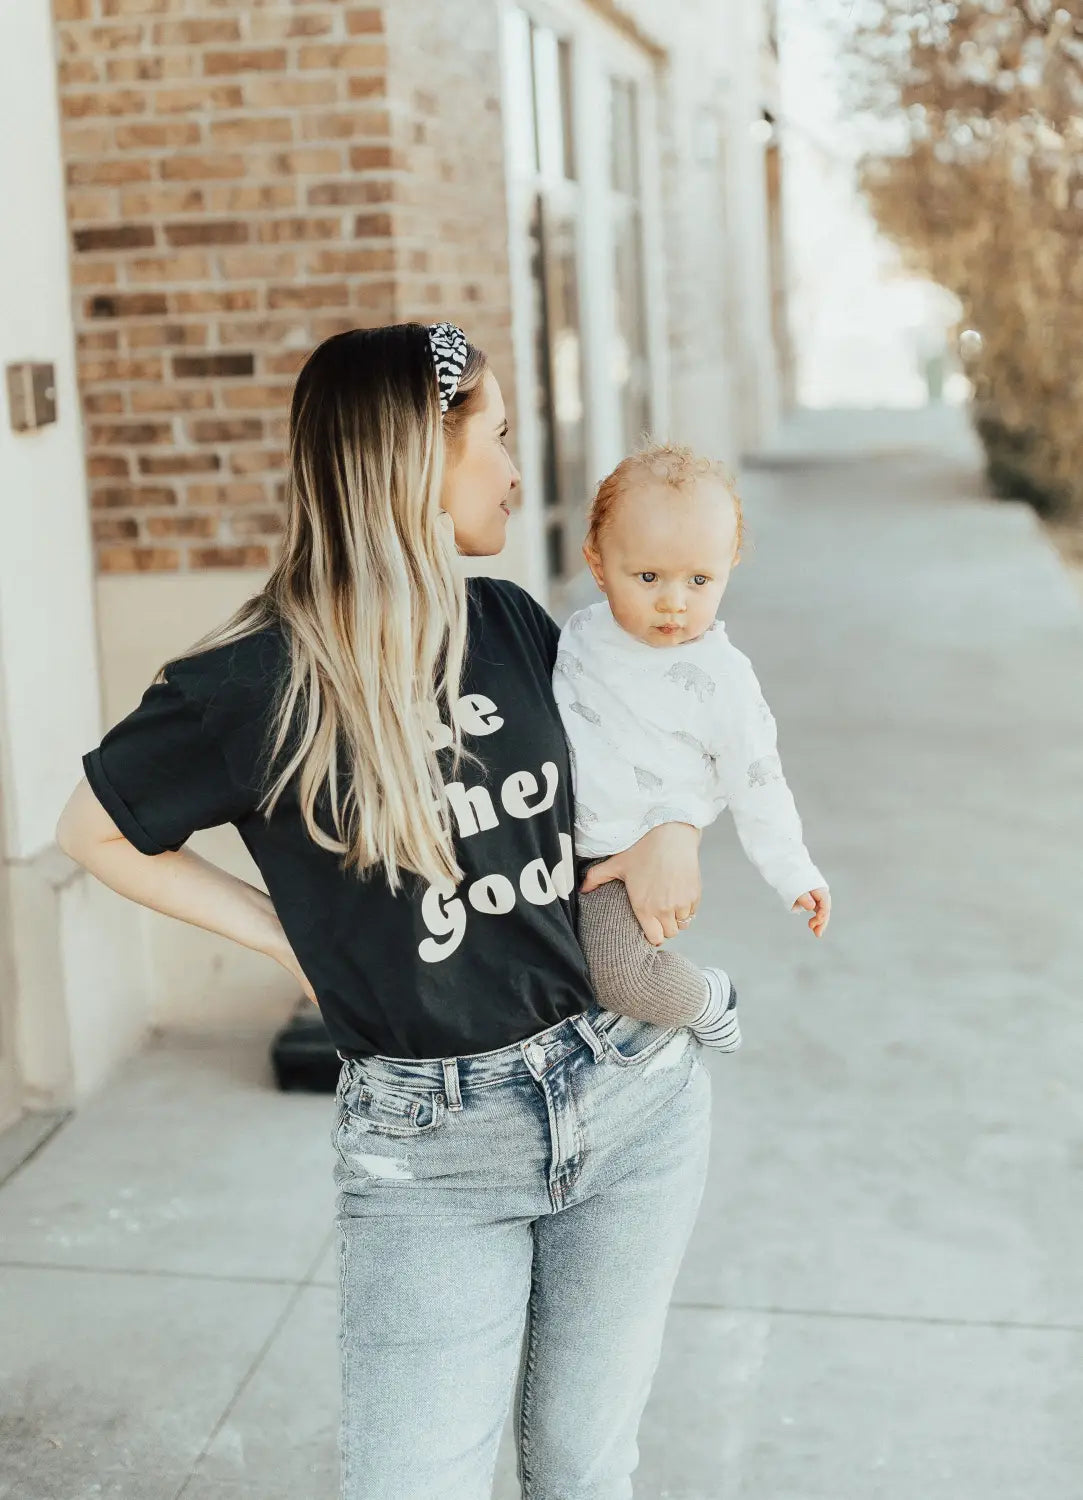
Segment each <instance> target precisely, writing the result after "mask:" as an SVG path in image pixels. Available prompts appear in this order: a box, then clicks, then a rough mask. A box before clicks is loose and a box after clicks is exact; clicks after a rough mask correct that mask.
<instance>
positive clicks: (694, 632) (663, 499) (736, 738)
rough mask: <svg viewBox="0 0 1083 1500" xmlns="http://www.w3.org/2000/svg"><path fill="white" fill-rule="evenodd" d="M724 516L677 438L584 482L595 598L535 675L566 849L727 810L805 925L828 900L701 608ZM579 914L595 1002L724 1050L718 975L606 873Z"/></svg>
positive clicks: (744, 685) (726, 527)
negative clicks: (567, 756) (690, 956)
mask: <svg viewBox="0 0 1083 1500" xmlns="http://www.w3.org/2000/svg"><path fill="white" fill-rule="evenodd" d="M742 529H743V526H742V513H741V502H740V500H739V499H738V497H737V495H736V493H735V492H734V490H733V488H732V485H731V483H730V481H729V480H728V478H727V476H726V475H725V473H724V472H723V471H722V470H721V468H719V467H718V466H717V465H715V464H713V463H711V462H710V461H709V460H707V459H705V458H700V457H697V455H696V454H695V453H693V452H692V451H691V450H690V449H687V448H681V447H675V446H672V445H654V446H651V447H648V448H646V449H644V450H643V451H642V452H640V453H635V454H632V455H631V457H629V458H626V459H624V460H623V462H621V463H620V464H618V465H617V467H616V469H615V470H614V471H613V473H612V474H610V475H609V477H608V478H606V479H604V480H603V481H602V483H601V484H600V485H599V487H598V491H597V493H596V495H595V497H594V503H593V505H592V507H591V512H590V520H589V531H588V534H587V540H586V543H585V544H584V547H583V554H584V556H585V557H586V560H587V563H588V564H589V566H590V570H591V572H592V573H593V575H594V579H595V582H596V583H597V585H598V587H599V588H600V589H601V590H602V592H603V593H604V594H605V596H606V597H605V599H603V600H601V601H599V602H598V603H597V604H592V605H591V606H590V607H589V608H588V609H581V610H579V611H578V612H577V613H576V614H574V615H572V617H571V618H570V619H569V621H568V623H567V624H566V625H565V627H564V629H563V630H562V632H561V636H560V644H559V648H558V652H557V658H556V666H555V669H554V673H553V691H554V694H555V696H556V700H557V704H558V706H559V709H560V713H561V717H562V719H563V722H564V727H565V731H566V734H567V738H568V744H569V749H570V752H571V765H572V774H573V780H574V787H575V806H576V828H575V844H576V853H577V854H578V855H580V856H583V857H585V858H586V859H588V860H589V862H591V863H594V862H597V861H598V860H601V859H605V858H608V857H609V856H610V855H612V854H616V853H618V852H619V851H620V850H622V849H627V848H628V847H629V846H630V845H632V844H634V843H635V842H636V841H637V839H640V838H642V836H643V835H644V834H645V833H646V832H647V831H648V830H649V829H651V828H653V827H655V825H656V824H658V823H671V822H681V823H691V824H693V825H694V826H695V827H697V828H703V827H705V826H706V825H707V824H708V823H711V822H713V821H714V819H715V818H716V817H717V816H718V814H719V813H720V812H721V811H722V810H723V809H724V808H725V807H727V806H728V807H729V809H730V811H731V812H732V814H733V819H734V823H735V825H736V828H737V833H738V837H739V838H740V840H741V843H742V845H743V847H744V850H745V853H746V854H747V855H748V856H749V858H750V859H751V860H752V861H753V863H754V864H755V865H756V866H757V868H758V869H759V871H760V873H761V874H762V875H763V877H764V879H765V880H766V881H767V882H768V884H769V885H772V886H773V887H774V888H775V890H776V891H777V892H778V894H779V896H780V897H781V898H782V900H783V901H784V902H785V903H786V908H787V910H790V909H794V910H796V909H798V908H804V909H805V910H807V911H810V912H812V916H811V917H810V918H809V924H808V925H809V927H810V928H811V930H812V931H813V932H814V933H815V935H816V936H817V937H821V936H822V935H823V933H824V931H825V929H826V927H827V923H828V919H829V916H830V911H831V898H830V896H829V894H828V890H827V885H826V882H825V880H824V878H823V876H822V875H821V874H820V872H819V870H818V869H817V868H816V866H815V865H814V864H813V862H812V860H811V858H810V857H809V853H808V850H807V849H806V848H805V845H804V843H803V841H802V829H801V820H800V817H799V816H798V812H797V808H796V806H795V805H794V800H793V796H792V794H791V792H790V789H789V787H788V785H787V784H786V780H785V777H784V776H783V774H782V765H781V762H780V761H779V757H778V750H777V742H776V726H775V721H774V718H773V717H772V714H771V710H770V709H769V708H768V706H767V704H766V702H765V701H764V698H763V694H762V693H761V691H760V685H759V682H758V681H757V679H756V674H755V672H754V671H753V670H752V664H751V662H750V661H749V659H748V657H747V656H745V655H744V654H743V653H742V652H740V651H738V650H737V648H736V647H735V646H733V645H732V644H731V643H730V640H729V638H728V636H727V635H726V628H725V626H724V625H723V623H722V621H721V620H720V619H716V614H717V611H718V606H719V603H720V602H721V599H722V595H723V593H724V592H725V589H726V585H727V583H728V582H729V577H730V572H731V570H732V568H733V567H734V566H735V565H736V563H737V561H738V557H739V554H740V549H741V537H742ZM579 911H580V917H579V924H580V926H579V937H580V941H581V943H582V946H583V951H584V953H585V954H586V956H587V961H588V963H589V965H590V970H591V978H592V981H593V984H594V988H595V993H596V996H597V999H598V1003H599V1004H600V1005H603V1006H604V1007H605V1008H606V1009H607V1010H613V1011H618V1012H620V1013H622V1014H624V1015H629V1016H636V1017H638V1018H639V1019H641V1020H646V1021H653V1022H654V1023H655V1024H656V1025H659V1026H689V1027H691V1029H692V1031H693V1033H694V1034H695V1035H696V1036H697V1037H698V1038H699V1040H700V1041H701V1042H702V1043H703V1044H704V1045H705V1046H708V1047H716V1048H718V1049H720V1050H723V1051H733V1050H734V1049H735V1048H737V1047H739V1046H740V1043H741V1033H740V1027H739V1025H738V1021H737V1012H736V1003H737V995H736V991H735V989H734V986H733V984H732V982H731V981H730V979H729V976H728V975H727V974H726V973H725V971H724V970H722V969H718V968H705V969H700V968H697V967H696V965H694V964H692V963H690V962H689V961H688V960H687V959H685V958H682V957H681V956H680V955H679V954H677V953H673V952H670V951H668V950H666V949H664V948H663V947H661V946H660V945H659V946H656V945H655V944H654V943H651V942H649V941H648V940H647V937H646V936H645V935H644V933H643V932H642V930H641V929H640V926H639V922H638V920H637V918H636V916H635V913H634V911H633V909H632V906H631V903H630V902H629V900H628V895H627V892H626V890H625V887H624V883H623V882H622V881H620V880H614V881H610V882H608V883H606V884H604V885H601V886H599V887H598V888H597V889H596V890H593V891H589V892H584V893H581V894H580V897H579Z"/></svg>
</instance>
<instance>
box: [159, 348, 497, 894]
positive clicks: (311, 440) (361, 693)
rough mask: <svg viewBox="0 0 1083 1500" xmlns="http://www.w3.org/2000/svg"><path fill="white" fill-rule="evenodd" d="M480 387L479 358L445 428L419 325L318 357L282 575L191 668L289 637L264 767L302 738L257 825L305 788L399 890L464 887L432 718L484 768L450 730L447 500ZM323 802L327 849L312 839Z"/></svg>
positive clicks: (358, 855)
mask: <svg viewBox="0 0 1083 1500" xmlns="http://www.w3.org/2000/svg"><path fill="white" fill-rule="evenodd" d="M486 369H487V362H486V358H485V355H484V354H483V353H482V352H481V351H480V350H479V349H475V348H474V347H473V346H472V345H469V346H468V357H467V363H466V367H465V369H464V371H463V374H462V377H461V379H460V381H459V385H458V389H457V391H456V394H455V397H454V399H453V401H452V403H451V405H450V407H449V409H448V411H447V413H446V414H445V415H443V416H441V412H440V401H439V395H438V390H437V383H436V375H435V370H434V366H433V359H432V354H431V350H430V346H429V338H428V331H427V329H426V327H425V326H424V325H423V324H420V323H402V324H395V325H392V326H389V327H384V328H371V329H352V330H350V331H349V332H346V333H339V334H335V335H334V336H333V337H331V338H328V339H326V340H324V342H323V343H321V344H320V345H319V346H318V347H317V348H316V349H314V350H313V352H312V353H311V354H310V355H309V357H308V359H307V361H306V363H305V365H304V367H303V368H302V370H301V373H300V375H299V376H298V378H297V383H296V386H295V388H294V392H293V400H292V403H291V409H290V422H289V464H288V473H287V482H286V527H285V536H284V539H283V544H282V549H281V554H280V557H279V559H278V562H277V564H276V566H275V568H274V570H273V572H272V573H271V575H270V577H269V578H268V580H267V582H266V584H265V585H264V587H263V588H262V589H261V590H260V592H259V593H258V594H255V595H254V596H252V597H251V598H250V599H248V600H246V602H245V603H244V604H243V605H241V607H240V608H239V609H238V610H236V611H235V612H234V614H233V615H232V616H231V617H230V619H229V620H227V621H226V622H225V623H224V624H223V625H221V626H218V627H216V628H215V629H214V630H212V631H210V632H209V633H208V634H207V635H205V636H204V637H202V639H201V640H199V641H198V642H197V643H196V644H195V645H194V646H193V647H192V648H191V649H190V650H189V651H188V652H185V653H184V655H186V656H189V655H194V654H196V653H197V652H200V651H204V650H207V649H209V648H211V647H214V646H221V645H226V644H228V643H230V642H232V641H235V640H239V639H241V638H242V637H244V636H246V635H250V634H253V633H255V632H256V631H259V630H261V629H264V628H266V627H267V626H270V625H279V624H280V625H282V626H284V627H285V629H286V633H287V635H288V639H289V643H290V665H289V672H288V675H286V677H285V680H284V681H283V682H282V683H281V684H280V686H279V691H278V694H277V697H276V700H275V708H274V712H273V715H272V718H273V724H272V734H271V735H270V736H269V739H268V746H269V752H268V757H267V759H268V766H270V765H271V764H273V763H274V762H276V761H277V758H278V756H279V753H280V752H281V750H282V749H283V747H284V746H285V745H286V743H287V740H288V739H289V737H290V729H291V725H293V724H294V722H295V718H296V723H297V734H296V738H295V742H294V748H293V749H292V753H290V754H289V755H288V758H287V759H286V762H285V764H284V766H283V768H282V770H281V771H280V773H279V774H278V776H277V777H276V778H275V780H274V782H273V784H272V785H271V786H270V787H269V788H268V789H267V790H266V791H265V793H264V796H263V798H262V800H261V810H265V814H266V816H268V817H269V816H270V814H271V812H272V811H273V809H274V807H275V805H276V803H277V802H278V799H279V797H280V796H281V795H282V792H283V791H284V789H285V787H286V785H287V783H288V782H289V781H290V779H291V778H292V777H293V776H294V775H295V774H296V775H297V776H298V778H299V780H298V799H299V804H300V811H301V816H302V818H303V821H304V824H305V827H306V829H307V830H308V833H309V834H310V836H311V837H312V839H313V840H314V842H315V843H317V844H318V845H320V847H321V848H324V849H328V850H332V851H334V852H336V853H339V854H341V855H342V856H343V867H344V868H347V869H349V868H354V869H356V870H357V871H358V872H363V871H367V870H369V869H370V868H373V867H382V869H383V871H384V874H385V875H386V877H387V880H388V882H389V884H390V886H391V889H392V890H397V889H398V888H399V887H400V885H401V884H402V881H401V873H400V872H401V871H402V870H409V871H413V872H415V873H417V874H418V875H420V876H422V877H423V878H425V879H427V880H429V881H431V882H433V883H442V882H445V881H446V882H450V883H451V884H453V885H455V884H458V882H459V880H461V879H462V871H461V869H460V867H459V864H458V861H457V860H456V857H455V852H454V846H453V842H452V832H451V824H450V818H449V815H448V808H447V804H446V799H445V794H444V782H443V777H442V775H441V772H440V766H439V763H438V761H437V750H438V748H439V736H438V735H437V734H436V733H435V732H434V731H435V729H436V720H437V717H438V716H439V718H440V719H442V720H443V722H444V723H445V724H446V726H447V729H448V731H449V735H447V736H445V737H446V738H449V739H450V750H451V757H452V767H453V773H454V772H456V771H457V770H458V768H459V766H460V764H461V763H462V761H463V760H464V759H466V760H469V761H471V762H473V761H476V759H477V757H476V756H474V755H472V754H471V753H470V752H469V751H468V750H467V749H466V748H465V747H464V746H463V744H462V736H461V730H460V728H459V725H458V723H457V722H456V719H455V716H454V714H453V713H452V708H453V705H454V704H455V701H456V699H457V698H458V696H459V691H460V686H461V679H462V671H463V664H464V656H465V650H466V627H467V601H466V585H465V580H464V577H463V574H462V571H461V569H460V567H459V564H458V560H457V559H458V554H457V550H456V547H455V539H454V527H453V525H452V523H451V518H450V517H449V516H448V515H447V514H446V513H445V512H443V511H442V510H441V508H440V496H441V491H442V487H443V479H444V471H445V466H446V463H447V459H448V456H449V454H450V455H452V456H453V455H454V451H455V449H456V445H457V442H458V441H459V439H460V437H461V432H462V428H463V425H464V423H465V422H466V420H467V419H468V418H469V416H470V415H471V413H472V412H474V411H476V410H477V409H478V408H479V407H480V406H481V404H482V401H483V395H482V381H483V378H484V375H485V371H486ZM176 659H178V658H171V660H176ZM165 665H167V666H168V665H169V663H166V664H165ZM163 671H164V668H163ZM158 675H159V678H160V677H161V676H162V675H163V673H162V672H159V674H158ZM342 752H345V756H344V760H345V771H344V773H343V761H342ZM321 793H324V794H325V795H326V798H327V801H328V802H329V806H330V813H331V821H332V824H333V831H332V832H331V833H328V832H327V831H326V830H324V829H323V828H322V827H321V826H320V825H319V824H318V823H317V821H316V801H317V797H319V796H320V795H321Z"/></svg>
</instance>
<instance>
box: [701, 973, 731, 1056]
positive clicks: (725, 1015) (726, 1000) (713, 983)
mask: <svg viewBox="0 0 1083 1500" xmlns="http://www.w3.org/2000/svg"><path fill="white" fill-rule="evenodd" d="M703 977H704V978H705V979H706V981H707V1001H706V1004H705V1005H704V1007H703V1009H702V1010H701V1011H700V1013H699V1015H698V1016H697V1017H696V1019H695V1020H694V1021H693V1022H692V1024H691V1031H692V1033H693V1035H695V1036H697V1037H698V1038H699V1040H700V1041H701V1042H702V1043H703V1045H704V1046H705V1047H717V1049H718V1050H719V1052H736V1050H737V1048H738V1047H739V1046H740V1045H741V1027H740V1024H739V1022H738V1020H737V991H736V990H735V989H734V987H733V983H732V981H731V979H730V977H729V975H728V974H727V973H726V971H725V969H704V971H703Z"/></svg>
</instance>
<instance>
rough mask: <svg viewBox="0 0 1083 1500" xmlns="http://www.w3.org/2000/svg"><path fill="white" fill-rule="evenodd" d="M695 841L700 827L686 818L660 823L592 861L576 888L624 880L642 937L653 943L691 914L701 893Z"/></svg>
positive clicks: (676, 929) (674, 930)
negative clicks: (628, 844)
mask: <svg viewBox="0 0 1083 1500" xmlns="http://www.w3.org/2000/svg"><path fill="white" fill-rule="evenodd" d="M699 841H700V829H698V828H694V827H693V826H692V824H691V823H659V824H658V826H657V827H656V828H652V829H651V831H650V832H649V833H645V834H644V835H643V837H642V838H641V839H639V840H638V842H637V843H634V844H633V845H632V846H631V848H629V849H622V850H621V852H620V853H619V854H614V855H612V856H611V857H610V858H609V859H606V860H603V861H602V862H601V864H597V865H592V866H591V868H590V869H589V870H588V871H587V873H586V875H585V876H584V877H583V884H582V885H581V886H580V887H579V889H580V890H581V891H584V892H585V891H593V890H594V889H595V888H596V887H597V886H600V885H604V884H605V883H606V881H607V880H623V881H624V884H625V887H626V889H627V891H628V900H629V901H630V902H631V904H632V910H633V911H634V912H635V914H636V919H637V921H638V922H639V925H640V927H642V929H643V936H644V937H645V938H646V939H647V941H648V942H649V943H654V944H655V945H656V946H657V944H659V943H661V942H663V941H664V939H665V938H669V937H676V936H677V934H678V932H680V931H681V929H682V927H686V926H687V925H688V923H689V922H690V921H691V919H692V917H693V916H694V915H695V912H696V907H697V906H698V905H699V898H700V895H701V892H702V886H701V883H700V872H699Z"/></svg>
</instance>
